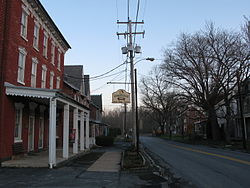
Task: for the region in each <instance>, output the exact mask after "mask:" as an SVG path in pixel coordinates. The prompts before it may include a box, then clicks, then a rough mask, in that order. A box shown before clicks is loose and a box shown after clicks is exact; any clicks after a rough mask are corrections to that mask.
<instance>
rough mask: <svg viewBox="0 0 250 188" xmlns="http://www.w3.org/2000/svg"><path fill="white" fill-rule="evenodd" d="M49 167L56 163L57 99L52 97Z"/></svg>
mask: <svg viewBox="0 0 250 188" xmlns="http://www.w3.org/2000/svg"><path fill="white" fill-rule="evenodd" d="M49 111H50V112H49V168H53V166H55V165H56V99H55V98H50V108H49Z"/></svg>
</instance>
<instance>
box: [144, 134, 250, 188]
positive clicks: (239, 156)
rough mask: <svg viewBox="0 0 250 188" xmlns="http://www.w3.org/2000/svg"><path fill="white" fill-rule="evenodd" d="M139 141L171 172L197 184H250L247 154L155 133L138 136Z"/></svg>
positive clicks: (249, 156)
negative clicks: (168, 137) (168, 167)
mask: <svg viewBox="0 0 250 188" xmlns="http://www.w3.org/2000/svg"><path fill="white" fill-rule="evenodd" d="M140 141H141V142H142V144H143V145H144V146H145V147H146V148H147V149H149V150H150V151H151V152H152V153H153V154H156V155H157V156H158V157H159V158H160V159H161V160H162V161H163V162H164V163H166V164H167V165H168V166H170V168H171V170H172V171H173V172H174V173H176V174H178V176H181V177H184V179H186V180H188V181H191V182H192V184H193V185H195V186H196V187H199V188H200V187H205V188H207V187H209V188H210V187H213V188H217V187H218V188H220V187H221V188H229V187H233V188H238V187H241V188H242V187H244V188H249V187H250V154H247V153H242V152H237V151H229V150H223V149H217V148H211V147H206V146H200V145H198V146H197V145H188V144H183V143H178V142H173V141H168V140H163V139H160V138H156V137H141V138H140Z"/></svg>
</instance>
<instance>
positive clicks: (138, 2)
mask: <svg viewBox="0 0 250 188" xmlns="http://www.w3.org/2000/svg"><path fill="white" fill-rule="evenodd" d="M139 10H140V0H137V11H136V18H135V33H136V30H137V21H138V15H139ZM135 37H136V35H134V44H135Z"/></svg>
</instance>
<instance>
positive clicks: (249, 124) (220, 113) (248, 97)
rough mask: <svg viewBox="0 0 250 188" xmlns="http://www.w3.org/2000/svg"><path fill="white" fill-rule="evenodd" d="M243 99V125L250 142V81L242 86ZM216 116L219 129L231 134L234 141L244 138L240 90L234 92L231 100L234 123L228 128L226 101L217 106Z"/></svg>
mask: <svg viewBox="0 0 250 188" xmlns="http://www.w3.org/2000/svg"><path fill="white" fill-rule="evenodd" d="M241 99H242V112H243V125H244V132H245V138H246V139H248V140H250V79H249V78H248V79H245V80H244V81H243V82H242V84H241ZM216 107H217V108H216V114H217V120H218V124H219V127H220V128H221V129H222V130H224V131H228V132H229V134H230V135H229V136H230V137H231V138H233V139H236V140H237V139H241V138H242V124H241V116H240V104H239V94H238V89H236V90H234V92H233V94H232V96H231V99H230V110H231V119H232V123H231V124H230V127H227V120H226V106H225V102H224V100H222V101H220V102H219V103H218V104H217V105H216Z"/></svg>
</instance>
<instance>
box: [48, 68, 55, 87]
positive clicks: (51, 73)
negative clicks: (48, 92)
mask: <svg viewBox="0 0 250 188" xmlns="http://www.w3.org/2000/svg"><path fill="white" fill-rule="evenodd" d="M54 75H55V74H54V72H53V71H52V72H50V81H49V88H50V89H53V86H54Z"/></svg>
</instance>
